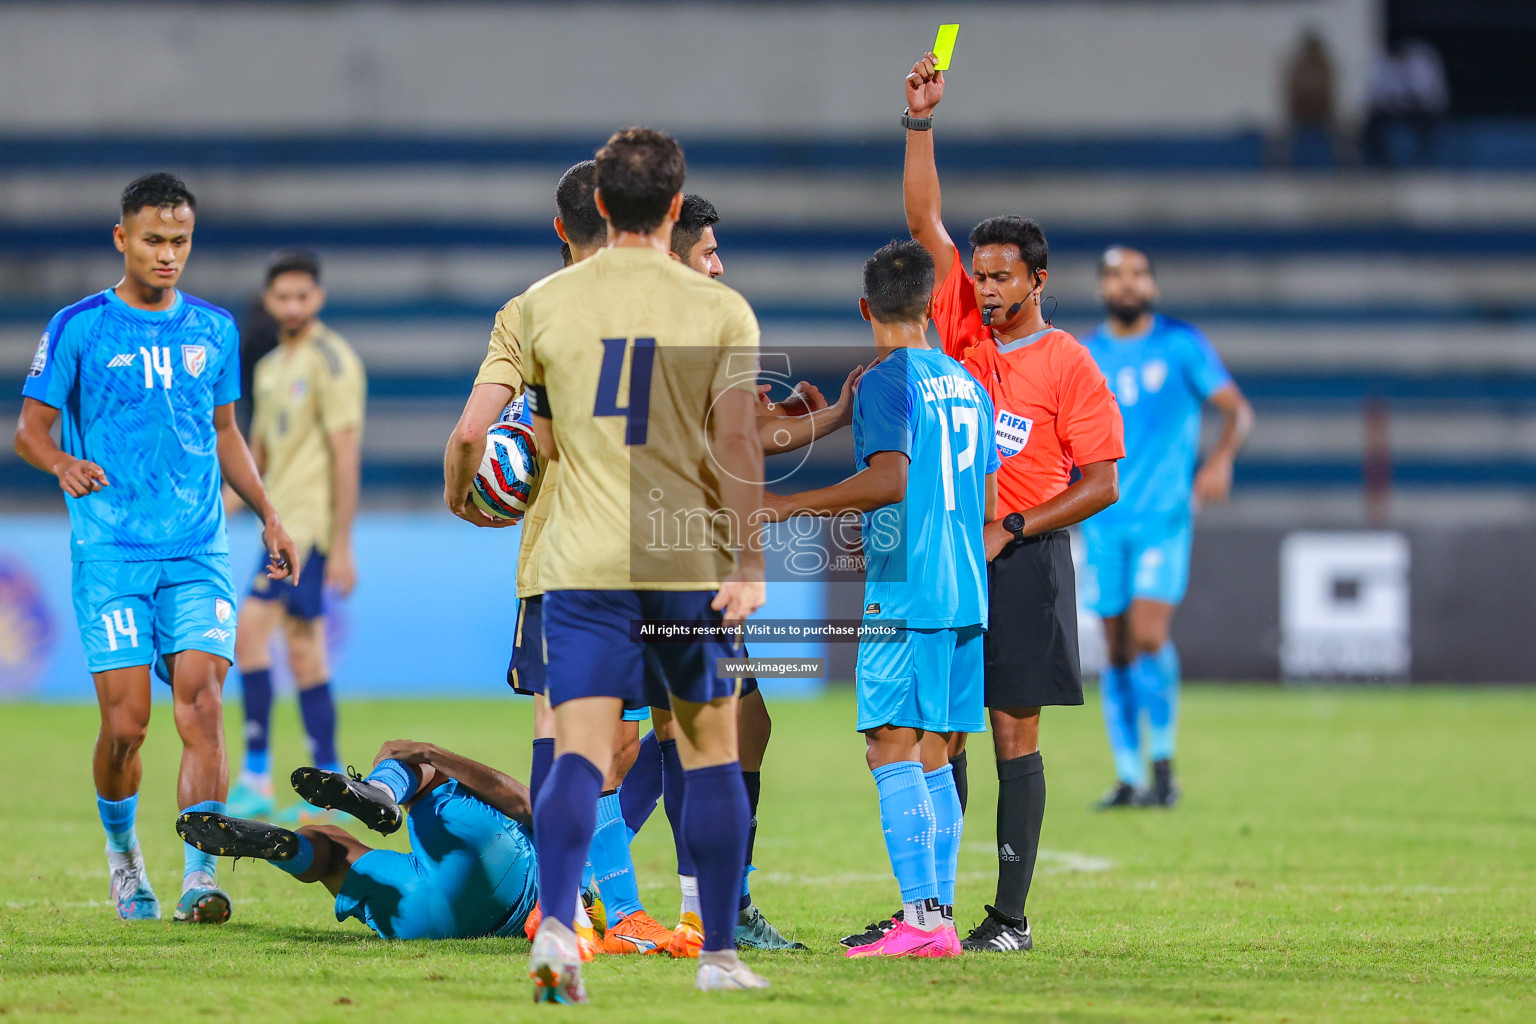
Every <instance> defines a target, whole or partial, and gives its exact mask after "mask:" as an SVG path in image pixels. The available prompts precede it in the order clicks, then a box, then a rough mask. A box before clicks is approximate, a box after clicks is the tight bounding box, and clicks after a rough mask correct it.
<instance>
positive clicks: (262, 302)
mask: <svg viewBox="0 0 1536 1024" xmlns="http://www.w3.org/2000/svg"><path fill="white" fill-rule="evenodd" d="M275 348H277V321H276V320H274V319H272V314H271V313H268V312H267V306H266V293H265V292H263V293H262V294H260V295H257V296H256V297H255V298H253V299H251V304H250V305H249V306H247V307H246V310H245V315H244V316H242V317H241V318H240V398H239V400H238V401H236V402H235V421H236V422H237V423H239V424H240V432H241V433H243V434H244V435H245V436H246V437H250V436H251V410H252V409H253V408H255V401H256V400H255V399H254V398H253V397H252V395H251V385H252V383H253V382H254V380H255V378H256V364H257V363H258V362H260V361H261V357H262V356H264V355H266V354H267V353H268V352H271V351H272V350H273V349H275Z"/></svg>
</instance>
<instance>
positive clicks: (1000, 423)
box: [997, 409, 1035, 459]
mask: <svg viewBox="0 0 1536 1024" xmlns="http://www.w3.org/2000/svg"><path fill="white" fill-rule="evenodd" d="M1034 428H1035V421H1034V420H1032V419H1030V418H1029V417H1027V416H1020V415H1019V414H1018V413H1012V412H1008V411H1007V410H1004V409H999V410H998V411H997V451H998V453H999V454H1000V455H1002V457H1003V458H1005V459H1007V458H1011V457H1012V456H1015V455H1017V454H1019V452H1021V451H1023V450H1024V446H1025V445H1027V444H1029V433H1030V431H1032V430H1033V429H1034Z"/></svg>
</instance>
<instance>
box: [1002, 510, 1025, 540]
mask: <svg viewBox="0 0 1536 1024" xmlns="http://www.w3.org/2000/svg"><path fill="white" fill-rule="evenodd" d="M1003 529H1005V530H1007V531H1008V532H1009V533H1011V534H1013V539H1014V540H1016V541H1022V540H1023V539H1024V517H1023V516H1021V515H1019V514H1018V513H1017V512H1009V513H1008V514H1007V515H1006V516H1003Z"/></svg>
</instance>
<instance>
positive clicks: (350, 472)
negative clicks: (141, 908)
mask: <svg viewBox="0 0 1536 1024" xmlns="http://www.w3.org/2000/svg"><path fill="white" fill-rule="evenodd" d="M263 302H264V305H265V306H266V309H267V312H268V313H270V314H271V316H272V318H273V319H274V320H276V321H277V324H278V341H279V344H278V347H277V348H276V349H274V350H273V351H272V352H269V353H268V354H267V355H265V356H263V357H262V359H261V360H260V362H258V363H257V364H256V370H255V375H254V376H255V379H254V382H253V386H252V391H253V393H254V395H255V408H254V412H253V415H252V419H251V454H252V455H253V456H254V457H255V459H256V465H257V468H259V469H260V470H261V475H262V480H263V482H264V483H265V484H266V488H267V493H268V494H269V495H270V496H271V499H272V504H273V506H274V507H275V508H277V509H278V510H279V514H280V515H281V516H282V517H283V522H284V524H285V525H286V526H287V527H288V530H289V533H290V534H291V535H292V537H293V539H294V543H295V544H296V545H297V547H298V549H299V551H300V552H303V553H304V561H303V564H302V570H303V571H302V572H301V574H300V582H299V584H298V585H297V586H295V585H294V584H293V583H292V582H291V581H289V580H272V579H269V578H268V577H267V574H266V573H265V571H263V569H258V570H257V572H256V575H255V578H254V579H253V580H252V583H251V590H250V593H249V594H248V595H247V597H246V600H245V601H244V603H242V605H241V606H240V617H239V620H238V630H237V631H236V634H235V662H236V664H237V665H238V666H239V668H240V676H241V682H242V688H243V693H242V696H243V703H244V707H245V741H246V749H245V764H244V767H243V769H242V770H241V772H240V779H239V782H238V783H237V784H236V786H235V787H234V789H233V790H232V791H231V792H230V795H229V813H230V814H233V815H235V816H237V817H268V816H270V815H271V812H272V776H271V772H270V765H269V763H268V752H267V730H268V727H269V724H270V721H271V714H272V678H271V671H270V670H271V657H272V655H271V642H272V634H273V633H274V632H275V631H276V630H277V629H278V628H279V627H281V628H282V630H283V634H284V637H285V639H286V641H287V646H288V664H289V668H290V669H291V670H292V672H293V679H294V684H295V686H296V687H297V688H298V691H299V694H298V696H299V710H300V714H301V717H302V718H303V721H304V728H305V731H306V732H307V733H308V734H309V743H310V752H311V754H312V755H313V758H314V762H315V764H317V765H320V766H322V767H328V768H332V769H334V770H340V768H341V763H340V759H339V758H338V756H337V753H336V705H335V701H334V699H333V698H332V695H331V687H330V669H329V666H328V664H327V659H326V650H325V618H324V608H323V606H322V605H323V602H322V595H323V592H324V591H323V588H324V587H329V588H331V589H334V590H336V591H337V592H339V593H341V594H343V595H345V594H348V593H350V592H351V590H352V587H353V586H354V585H355V583H356V582H357V568H356V564H355V562H354V560H353V554H352V519H353V516H354V514H355V513H356V511H357V492H358V483H359V476H360V459H359V449H360V446H361V442H362V432H363V406H364V401H365V398H366V394H367V381H366V379H365V377H364V373H363V365H362V363H361V361H359V359H358V358H357V355H356V353H354V352H353V351H352V347H351V346H350V345H348V344H347V343H346V341H345V340H343V339H342V337H341V336H340V335H339V334H337V333H336V332H335V331H333V330H331V329H330V328H329V327H327V326H326V325H325V324H324V323H322V322H321V321H320V310H321V308H322V307H323V306H324V304H325V291H324V289H323V288H321V286H320V264H319V261H318V260H317V259H316V258H315V256H314V255H313V254H312V253H306V252H289V253H283V254H281V255H279V256H278V257H277V258H276V259H274V260H273V262H272V263H271V264H270V265H269V266H268V267H267V287H266V292H265V294H264V295H263ZM304 816H305V812H304V807H303V805H297V806H295V807H293V808H290V809H289V813H288V814H286V815H280V817H283V818H285V819H286V820H288V821H290V822H291V821H294V820H297V819H301V818H303V817H304Z"/></svg>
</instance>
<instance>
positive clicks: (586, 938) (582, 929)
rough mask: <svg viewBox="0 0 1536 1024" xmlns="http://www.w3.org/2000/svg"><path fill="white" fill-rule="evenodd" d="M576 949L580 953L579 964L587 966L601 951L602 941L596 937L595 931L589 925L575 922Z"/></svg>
mask: <svg viewBox="0 0 1536 1024" xmlns="http://www.w3.org/2000/svg"><path fill="white" fill-rule="evenodd" d="M576 948H577V949H578V950H580V952H581V962H582V963H584V964H589V963H591V962H592V961H593V960H596V959H597V954H598V953H601V952H602V950H603V940H602V939H599V938H598V937H597V929H596V928H593V927H592V926H591V925H590V924H582V923H581V922H580V921H577V922H576Z"/></svg>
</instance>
